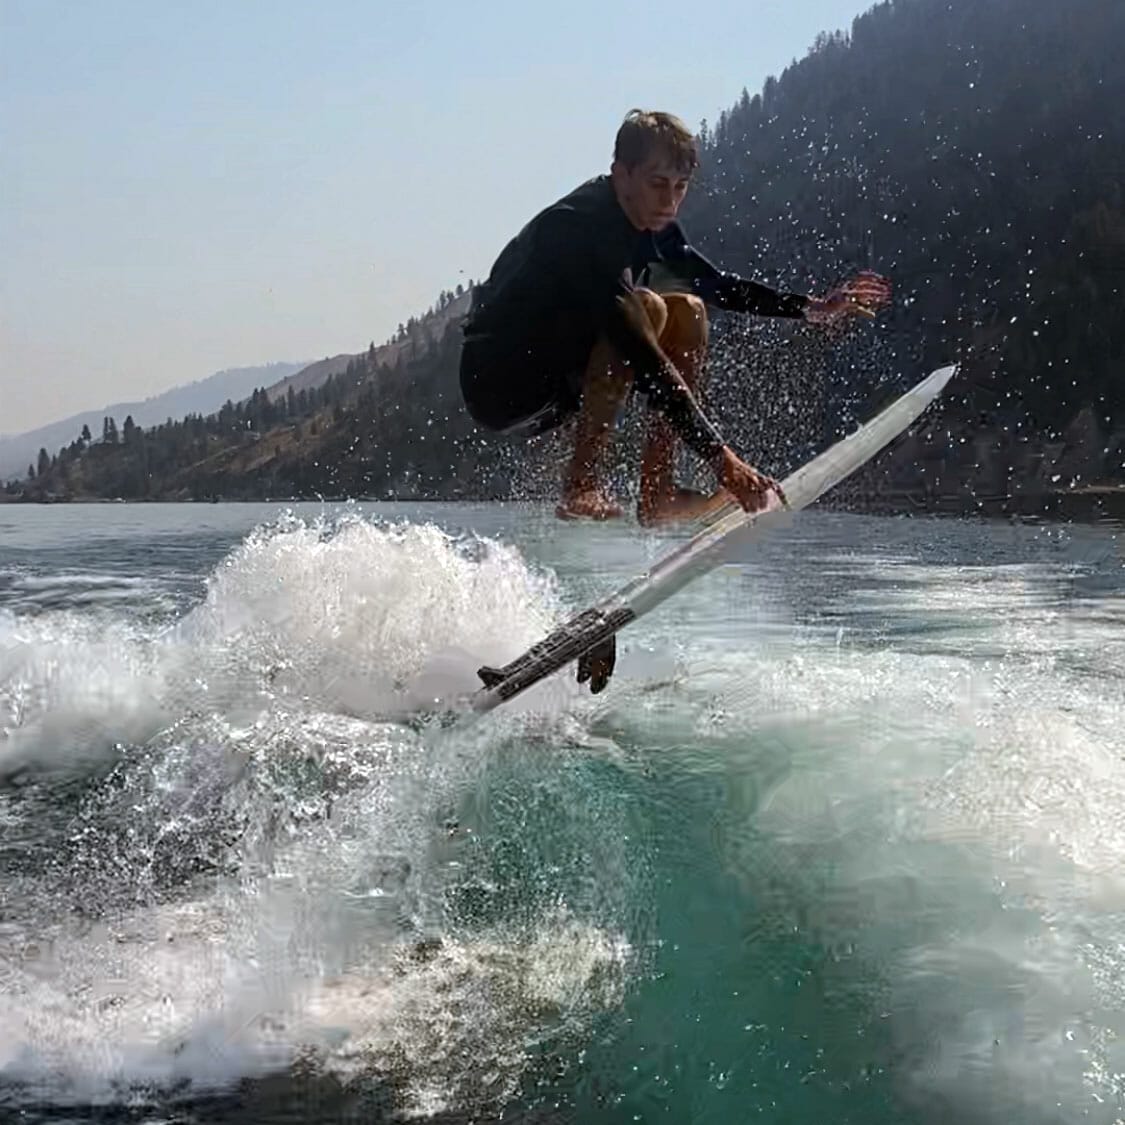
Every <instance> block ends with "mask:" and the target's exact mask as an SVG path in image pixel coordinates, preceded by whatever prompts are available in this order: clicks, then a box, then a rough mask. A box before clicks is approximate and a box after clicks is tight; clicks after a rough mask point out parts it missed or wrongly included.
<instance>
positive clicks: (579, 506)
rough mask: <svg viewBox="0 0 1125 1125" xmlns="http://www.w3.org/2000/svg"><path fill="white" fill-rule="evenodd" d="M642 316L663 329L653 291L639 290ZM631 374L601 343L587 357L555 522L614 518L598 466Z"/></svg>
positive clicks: (617, 510)
mask: <svg viewBox="0 0 1125 1125" xmlns="http://www.w3.org/2000/svg"><path fill="white" fill-rule="evenodd" d="M638 295H639V296H640V298H641V300H642V301H643V303H644V307H645V312H646V313H647V314H648V316H649V319H650V320H651V321H652V325H653V328H654V330H655V331H656V332H657V334H659V333H660V332H662V331H663V330H664V325H665V321H666V320H667V316H668V313H667V310H666V308H665V305H664V301H663V300H662V299H661V298H660V297H658V296H657V295H656V294H655V293H651V292H649V291H647V290H639V291H638ZM632 379H633V376H632V373H631V372H630V371H629V369H628V367H626V366H625V364H624V363H623V362H622V361H621V359H620V358H619V357H618V355H617V353H616V352H615V351H614V349H613V348H611V347H610V345H609V343H608V342H607V341H605V340H601V341H599V342H598V343H597V344H596V345H595V347H594V350H593V352H592V353H591V355H590V362H589V364H588V365H587V367H586V377H585V380H584V381H583V384H582V407H581V410H580V411H579V414H578V426H577V432H576V434H575V438H574V456H573V457H572V458H571V462H570V467H569V469H568V470H567V474H566V480H565V483H564V485H563V495H562V500H561V501H560V502H559V506H558V508H557V509H556V510H555V514H556V515H557V516H558V517H559V518H560V519H603V520H604V519H615V518H617V517H619V516H620V515H621V514H622V512H621V507H620V505H618V504H616V503H615V502H614V501H613V500H612V499H610V497H609V496H608V495H607V494H606V491H605V487H604V485H603V484H602V481H601V477H600V475H599V463H600V461H601V457H602V454H603V453H604V451H605V447H606V443H607V442H608V441H609V428H610V426H611V425H612V424H613V419H614V418H615V417H616V415H617V411H618V410H619V409H620V407H621V403H622V402H624V400H625V396H626V395H627V394H628V393H629V387H630V386H631V384H632Z"/></svg>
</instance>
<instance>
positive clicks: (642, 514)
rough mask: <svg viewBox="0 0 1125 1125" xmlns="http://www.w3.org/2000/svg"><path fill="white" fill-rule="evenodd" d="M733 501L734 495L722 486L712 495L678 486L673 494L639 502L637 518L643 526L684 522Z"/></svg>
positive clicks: (700, 517) (706, 514)
mask: <svg viewBox="0 0 1125 1125" xmlns="http://www.w3.org/2000/svg"><path fill="white" fill-rule="evenodd" d="M732 503H734V497H733V496H732V495H731V494H730V493H729V492H728V491H727V490H726V489H725V488H720V489H719V490H718V491H717V492H713V493H712V494H711V495H710V496H707V495H706V494H705V493H702V492H696V491H695V490H694V489H692V488H677V489H675V490H674V491H673V492H672V493H671V494H665V495H664V496H661V497H660V498H659V499H657V500H653V501H650V502H649V503H645V502H644V501H642V502H641V503H639V504H638V505H637V520H638V522H639V523H640V524H641V526H642V527H654V526H656V525H657V524H663V523H682V522H687V521H691V520H698V519H702V518H703V517H704V516H709V515H712V514H713V513H714V512H717V511H718V510H719V509H720V508H725V507H726V506H727V505H728V504H732Z"/></svg>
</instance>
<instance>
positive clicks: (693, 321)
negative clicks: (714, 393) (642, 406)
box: [637, 293, 731, 525]
mask: <svg viewBox="0 0 1125 1125" xmlns="http://www.w3.org/2000/svg"><path fill="white" fill-rule="evenodd" d="M664 302H665V305H666V307H667V309H668V317H667V321H666V322H665V326H664V331H663V332H662V333H661V336H660V346H661V348H662V349H663V350H664V352H665V353H666V354H667V356H668V358H669V359H670V360H671V361H672V362H673V363H674V364H675V365H676V369H677V370H678V371H679V373H680V375H681V376H682V378H683V380H684V382H685V383H686V384H687V385H688V387H689V388H690V389H691V391H692V393H693V394H697V393H698V391H699V387H700V382H701V375H702V372H703V364H704V360H705V359H706V357H707V339H708V331H707V309H706V306H705V305H704V304H703V302H702V301H701V300H700V299H699V298H698V297H694V296H691V295H689V294H680V293H670V294H667V295H666V296H665V297H664ZM676 441H677V437H676V432H675V430H673V429H672V426H671V424H670V423H669V422H668V421H667V419H665V418H664V417H663V416H661V415H660V414H657V413H656V412H655V411H654V412H652V413H651V414H650V415H649V422H648V439H647V441H646V443H645V450H644V455H643V457H642V460H641V498H640V501H639V503H638V504H637V518H638V520H639V521H640V522H641V523H642V524H646V525H651V524H656V523H664V522H667V521H670V520H692V519H698V518H700V517H701V516H705V515H707V514H708V513H710V512H712V511H715V510H716V509H718V508H720V507H722V506H723V505H724V504H725V503H726V502H727V501H728V500H730V499H731V497H730V495H729V494H728V493H727V492H726V491H725V490H723V489H720V490H719V491H717V492H715V493H714V494H713V495H710V496H705V495H703V494H702V493H699V492H695V491H693V490H691V489H686V488H677V487H676V483H675V479H674V476H673V467H674V459H675V453H676Z"/></svg>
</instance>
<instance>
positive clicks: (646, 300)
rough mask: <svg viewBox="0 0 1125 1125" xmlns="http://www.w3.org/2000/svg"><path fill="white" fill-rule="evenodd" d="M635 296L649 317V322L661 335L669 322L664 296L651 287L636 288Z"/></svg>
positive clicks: (658, 334)
mask: <svg viewBox="0 0 1125 1125" xmlns="http://www.w3.org/2000/svg"><path fill="white" fill-rule="evenodd" d="M633 297H634V298H635V299H636V300H637V301H638V302H639V303H640V305H641V307H642V308H643V309H644V312H645V316H647V317H648V321H649V324H651V325H652V330H653V331H654V332H655V333H656V335H657V336H660V335H661V333H663V331H664V329H665V327H666V326H667V324H668V306H667V304H665V302H664V298H663V297H661V296H660V294H659V293H654V292H653V291H652V290H651V289H634V290H633Z"/></svg>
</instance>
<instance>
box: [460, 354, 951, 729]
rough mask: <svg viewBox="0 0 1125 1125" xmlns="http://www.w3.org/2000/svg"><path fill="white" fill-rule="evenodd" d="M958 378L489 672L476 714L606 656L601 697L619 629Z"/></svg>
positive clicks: (823, 486) (907, 399) (831, 478)
mask: <svg viewBox="0 0 1125 1125" xmlns="http://www.w3.org/2000/svg"><path fill="white" fill-rule="evenodd" d="M956 370H957V368H956V366H950V367H942V368H939V369H938V370H937V371H934V372H933V373H932V374H931V375H929V376H928V377H927V378H925V379H923V380H922V382H920V383H919V384H918V385H917V386H916V387H914V388H912V389H911V390H909V391H907V392H906V394H904V395H903V396H902V397H901V398H898V399H896V400H895V401H894V402H892V403H891V405H890V406H888V407H886V408H885V409H884V410H883V411H882V412H881V413H879V414H877V415H876V416H875V417H874V418H872V419H871V421H869V422H867V423H866V424H864V425H863V426H861V427H860V428H859V429H858V430H856V431H855V433H853V434H849V435H848V437H846V438H844V439H843V440H842V441H839V442H837V443H836V444H835V445H833V446H832V447H831V448H829V449H827V450H826V451H825V452H824V453H822V454H820V456H819V457H816V458H814V459H813V460H812V461H809V462H808V463H807V464H805V465H802V466H801V468H799V469H797V470H796V472H794V473H792V474H791V475H790V476H788V477H787V478H786V479H785V480H784V481H782V482H781V489H782V491H783V492H784V494H785V498H786V500H787V501H788V507H786V506H784V505H782V504H781V503H780V501H778V500H777V498H776V497H772V503H771V505H770V506H769V507H767V508H766V509H764V510H762V511H760V512H754V513H752V514H749V513H747V512H745V511H744V510H743V509H742V508H740V507H739V506H738V505H736V504H731V505H729V506H728V507H727V508H725V509H723V510H722V511H721V512H720V513H719V514H718V516H717V518H715V520H714V522H712V523H710V524H709V525H708V526H707V527H706V528H704V529H703V530H702V531H700V532H699V534H698V535H696V536H695V537H694V538H692V539H690V540H689V541H688V542H687V543H684V544H683V545H682V546H680V547H678V548H677V549H676V550H674V551H672V552H670V553H669V554H668V555H666V556H665V557H664V558H663V559H661V560H659V561H658V562H657V563H656V564H655V565H654V566H653V567H652V568H651V569H650V570H649V571H648V572H647V573H645V574H643V575H641V576H640V577H638V578H636V579H634V580H633V581H632V582H630V583H628V584H627V585H626V586H623V587H622V588H621V589H620V590H618V591H617V592H616V593H615V594H612V595H611V596H610V597H608V598H606V599H605V600H604V601H601V602H599V603H598V604H597V605H595V606H592V607H591V608H590V609H587V610H585V611H583V612H582V613H579V614H578V615H576V616H575V617H572V618H571V619H570V620H569V621H567V622H566V624H564V625H562V626H560V627H559V628H558V629H556V630H555V631H554V632H553V633H551V634H550V636H548V637H545V638H544V639H543V640H542V641H540V642H539V643H538V644H536V645H533V646H532V647H531V648H530V649H528V651H527V652H525V653H524V654H523V655H522V656H520V657H518V658H517V659H515V660H513V661H512V662H511V663H509V664H506V665H504V667H503V668H482V669H481V670H480V677H481V680H482V681H483V682H484V685H485V686H484V687H483V688H481V689H480V690H479V691H477V692H476V693H475V694H473V695H472V696H471V697H470V699H469V701H468V703H469V706H470V708H471V709H472V710H473V711H476V712H481V711H491V710H492V709H493V708H494V707H497V706H499V705H500V704H501V703H504V702H506V701H507V700H509V699H511V698H513V697H514V696H516V695H518V694H519V693H520V692H522V691H526V690H527V689H528V688H529V687H531V686H532V685H533V684H537V683H538V682H539V681H540V680H543V679H545V678H546V677H547V676H550V675H552V674H553V673H555V672H557V671H558V670H559V669H560V668H564V667H566V665H568V664H570V663H571V662H572V661H574V660H577V661H579V678H580V679H584V678H589V676H590V669H589V666H588V664H587V667H586V668H585V669H583V664H582V662H583V660H585V661H587V662H588V661H589V660H590V654H591V653H596V654H599V657H600V663H601V665H602V674H601V675H600V677H599V674H598V673H595V675H594V683H593V684H592V689H593V690H595V691H598V690H601V688H602V687H604V686H605V682H606V681H607V680H608V678H609V673H610V672H612V666H613V659H614V655H613V647H612V646H613V638H614V636H615V635H616V634H617V632H618V631H619V630H620V629H623V628H624V627H625V626H626V625H628V624H629V622H630V621H636V620H637V618H638V617H642V616H643V615H644V614H646V613H648V612H649V611H650V610H652V609H655V607H656V606H658V605H660V603H661V602H663V601H665V600H666V599H668V598H670V597H671V596H672V595H673V594H674V593H675V592H676V591H677V590H679V589H681V588H682V587H683V586H685V585H686V584H687V583H688V582H691V581H693V580H694V579H696V578H699V577H700V576H701V575H704V574H706V573H707V572H708V571H710V570H713V569H714V568H715V567H716V566H719V565H721V564H722V563H723V561H724V560H725V559H727V558H729V557H730V554H731V553H732V552H733V551H734V550H736V549H738V548H740V547H742V546H743V545H744V544H745V543H747V542H748V541H749V540H751V539H753V538H754V537H756V536H758V535H763V534H765V533H766V532H767V531H770V530H771V529H773V528H776V527H779V526H782V525H784V524H785V523H787V522H788V521H789V520H791V519H792V518H793V513H794V512H797V511H799V510H800V509H801V508H805V507H808V505H810V504H812V503H813V502H814V501H816V500H817V499H819V498H820V497H821V496H823V495H824V494H825V493H826V492H827V491H828V490H829V489H831V488H833V487H835V486H836V485H837V484H839V483H840V481H842V480H843V479H844V478H845V477H847V476H849V475H850V474H852V473H854V472H855V471H856V469H858V468H859V467H860V466H861V465H863V464H864V463H866V462H867V461H869V460H870V459H871V458H872V457H874V456H875V454H876V453H878V452H879V451H880V450H881V449H883V448H884V446H886V445H888V444H889V443H890V442H892V441H893V440H894V439H895V438H896V437H898V436H899V435H900V434H901V433H902V432H903V431H904V430H906V429H907V428H908V427H909V426H910V425H911V424H912V423H913V422H914V421H915V420H916V419H917V418H918V416H919V415H920V414H921V413H922V412H923V411H924V410H925V409H926V407H927V406H929V405H930V403H931V402H933V400H934V399H935V398H937V396H938V395H939V394H940V393H941V392H942V390H943V389H944V388H945V385H946V384H947V383H948V382H949V380H950V379H951V378H952V377H953V375H954V373H955V372H956ZM607 669H608V670H607Z"/></svg>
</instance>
